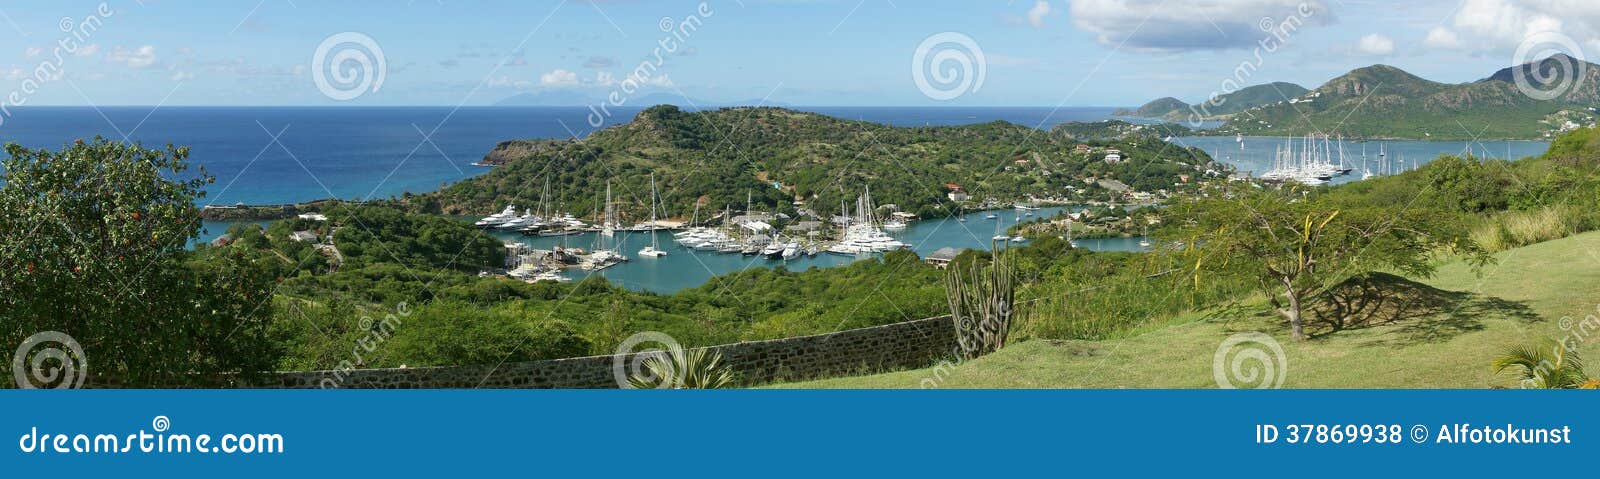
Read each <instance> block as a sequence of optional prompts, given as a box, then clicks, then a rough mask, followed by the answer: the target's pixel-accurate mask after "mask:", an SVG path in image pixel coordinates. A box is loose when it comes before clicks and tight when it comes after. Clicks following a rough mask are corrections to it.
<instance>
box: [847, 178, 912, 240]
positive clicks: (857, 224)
mask: <svg viewBox="0 0 1600 479" xmlns="http://www.w3.org/2000/svg"><path fill="white" fill-rule="evenodd" d="M907 247H910V245H908V244H906V243H902V242H900V241H899V240H896V239H894V238H893V237H891V236H889V234H888V233H884V232H883V230H881V229H878V226H877V225H875V224H873V221H872V191H871V190H870V189H869V190H867V193H865V194H862V195H861V197H859V198H857V199H856V214H855V216H853V217H851V218H850V221H849V222H848V226H846V227H845V229H844V234H843V235H841V236H840V238H839V242H838V243H837V244H834V245H833V246H831V247H829V248H828V252H829V253H833V254H842V255H856V254H866V253H882V252H886V251H894V250H900V249H905V248H907Z"/></svg>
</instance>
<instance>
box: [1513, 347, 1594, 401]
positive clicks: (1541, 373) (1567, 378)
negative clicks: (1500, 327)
mask: <svg viewBox="0 0 1600 479" xmlns="http://www.w3.org/2000/svg"><path fill="white" fill-rule="evenodd" d="M1492 367H1494V372H1495V374H1499V373H1500V372H1502V371H1505V370H1507V369H1515V370H1516V371H1517V376H1518V377H1519V378H1520V379H1521V380H1522V384H1524V385H1526V386H1528V387H1531V388H1534V389H1573V388H1579V387H1584V386H1585V385H1587V384H1589V383H1590V381H1591V380H1590V379H1589V377H1588V376H1586V375H1585V374H1584V373H1583V359H1582V358H1580V357H1578V352H1577V351H1576V350H1573V349H1569V348H1567V347H1566V346H1565V345H1563V344H1561V343H1560V342H1558V341H1556V340H1554V339H1550V338H1544V339H1541V340H1539V341H1536V342H1534V343H1533V344H1528V345H1518V346H1511V347H1508V348H1506V351H1505V352H1504V353H1501V354H1500V355H1499V356H1497V357H1495V358H1494V362H1493V363H1492Z"/></svg>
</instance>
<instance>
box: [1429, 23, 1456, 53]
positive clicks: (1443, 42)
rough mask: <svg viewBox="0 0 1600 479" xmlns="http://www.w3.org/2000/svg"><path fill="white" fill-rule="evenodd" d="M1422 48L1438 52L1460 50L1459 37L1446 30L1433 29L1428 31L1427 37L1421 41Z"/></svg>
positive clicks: (1443, 28)
mask: <svg viewBox="0 0 1600 479" xmlns="http://www.w3.org/2000/svg"><path fill="white" fill-rule="evenodd" d="M1422 46H1425V47H1428V48H1433V49H1438V50H1453V49H1457V48H1461V37H1460V36H1457V35H1456V32H1453V31H1450V29H1448V28H1445V27H1433V29H1432V30H1428V37H1427V38H1424V39H1423V40H1422Z"/></svg>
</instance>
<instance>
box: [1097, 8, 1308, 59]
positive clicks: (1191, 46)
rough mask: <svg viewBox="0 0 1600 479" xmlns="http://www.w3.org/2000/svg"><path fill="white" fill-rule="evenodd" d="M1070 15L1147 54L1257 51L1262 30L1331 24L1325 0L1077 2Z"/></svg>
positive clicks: (1101, 36)
mask: <svg viewBox="0 0 1600 479" xmlns="http://www.w3.org/2000/svg"><path fill="white" fill-rule="evenodd" d="M1068 16H1071V17H1072V19H1073V20H1072V21H1073V24H1074V25H1076V26H1077V27H1078V28H1079V29H1082V30H1084V31H1087V32H1089V33H1092V34H1094V35H1095V37H1096V40H1098V41H1099V42H1100V43H1102V44H1105V45H1111V46H1121V47H1123V48H1128V49H1134V50H1143V51H1185V50H1222V49H1230V48H1251V47H1255V46H1256V45H1257V44H1258V42H1260V41H1261V40H1262V39H1263V38H1266V37H1268V36H1269V35H1270V34H1269V33H1268V32H1267V31H1265V30H1263V28H1262V27H1263V25H1269V26H1270V25H1281V24H1283V23H1284V22H1289V21H1293V22H1296V28H1301V27H1310V26H1312V25H1327V24H1329V23H1332V22H1333V14H1332V13H1331V12H1330V11H1328V7H1327V5H1325V4H1323V2H1322V0H1234V1H1229V2H1217V1H1210V0H1167V1H1165V2H1163V1H1162V0H1075V1H1073V2H1072V4H1071V6H1069V7H1068Z"/></svg>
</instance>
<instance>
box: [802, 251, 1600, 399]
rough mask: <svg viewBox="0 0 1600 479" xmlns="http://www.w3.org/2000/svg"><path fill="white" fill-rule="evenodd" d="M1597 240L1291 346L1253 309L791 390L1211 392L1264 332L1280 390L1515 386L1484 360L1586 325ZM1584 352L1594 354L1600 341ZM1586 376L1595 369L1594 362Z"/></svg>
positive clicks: (1429, 291) (1450, 273) (1432, 287)
mask: <svg viewBox="0 0 1600 479" xmlns="http://www.w3.org/2000/svg"><path fill="white" fill-rule="evenodd" d="M1597 252H1600V233H1587V234H1582V235H1578V236H1574V237H1569V238H1565V239H1560V240H1555V241H1550V242H1546V243H1539V244H1535V245H1532V246H1526V247H1522V248H1517V249H1513V250H1509V251H1505V252H1502V253H1500V254H1498V255H1497V258H1498V260H1499V265H1498V266H1497V267H1491V268H1490V269H1489V270H1487V271H1485V273H1484V277H1482V278H1479V277H1478V276H1476V275H1474V274H1473V273H1472V271H1471V269H1470V268H1468V267H1467V265H1465V264H1460V263H1456V264H1450V265H1446V266H1445V267H1443V268H1441V270H1440V271H1439V274H1438V276H1437V277H1435V278H1433V279H1429V280H1425V281H1422V282H1421V283H1410V282H1407V281H1397V282H1394V283H1392V284H1391V285H1390V287H1391V288H1392V289H1395V290H1398V291H1402V292H1403V294H1404V299H1403V300H1401V301H1397V302H1396V304H1397V306H1396V307H1395V309H1392V310H1384V312H1382V313H1379V314H1378V315H1377V316H1380V317H1381V318H1382V319H1381V320H1380V321H1377V324H1375V325H1373V326H1369V327H1362V328H1354V329H1346V330H1342V331H1327V330H1324V331H1323V332H1322V333H1323V334H1321V335H1319V336H1314V337H1313V339H1311V340H1309V341H1305V342H1295V341H1293V340H1291V339H1289V332H1288V331H1287V329H1286V328H1285V326H1284V325H1283V324H1282V321H1281V320H1278V319H1276V318H1274V317H1269V316H1267V315H1266V314H1265V313H1261V314H1256V313H1254V312H1255V311H1262V310H1264V308H1263V306H1262V305H1261V304H1258V303H1253V304H1246V305H1243V306H1241V307H1239V308H1234V309H1231V310H1224V311H1217V312H1211V313H1205V314H1193V315H1189V316H1184V317H1180V318H1175V319H1173V320H1171V321H1170V322H1168V323H1166V324H1168V325H1169V326H1166V327H1161V328H1159V329H1154V330H1151V331H1149V332H1146V333H1144V334H1140V335H1137V336H1133V337H1129V338H1125V339H1111V340H1104V341H1079V340H1068V341H1056V340H1034V341H1027V342H1024V343H1021V344H1016V345H1013V346H1010V347H1007V348H1005V349H1003V350H1000V351H999V352H997V353H994V354H991V355H989V356H985V357H982V358H979V359H977V360H974V361H972V362H969V363H966V364H961V365H946V366H945V367H943V368H938V369H936V368H926V369H918V370H910V371H900V372H894V373H888V374H878V375H871V376H860V377H849V378H837V379H829V380H822V381H815V382H806V383H797V384H788V385H784V387H800V388H917V387H922V386H923V379H924V378H935V377H937V378H942V379H938V380H937V384H938V385H939V386H941V387H948V388H1211V387H1216V380H1215V379H1214V378H1213V375H1212V361H1213V355H1214V354H1215V352H1216V349H1217V347H1218V346H1219V345H1220V344H1221V343H1222V341H1223V340H1224V339H1226V338H1228V337H1229V336H1230V335H1233V334H1235V333H1239V332H1247V331H1262V332H1266V333H1267V334H1269V335H1271V336H1272V337H1273V338H1275V339H1276V340H1277V342H1278V343H1279V344H1280V345H1282V347H1283V350H1284V353H1285V356H1286V357H1287V364H1288V366H1287V369H1288V372H1287V374H1286V376H1285V377H1286V379H1285V381H1284V383H1283V387H1287V388H1489V387H1501V386H1513V385H1514V384H1513V380H1512V379H1511V376H1509V375H1495V374H1493V373H1492V372H1491V370H1490V368H1489V361H1490V359H1491V358H1493V357H1494V356H1495V355H1497V354H1499V353H1500V352H1501V350H1502V349H1503V348H1504V347H1505V346H1507V345H1512V344H1521V343H1525V342H1527V341H1528V340H1530V339H1532V338H1536V337H1542V336H1553V337H1556V338H1561V337H1563V336H1564V335H1565V334H1567V331H1565V330H1562V329H1561V328H1560V326H1559V324H1560V322H1559V321H1558V319H1559V318H1562V317H1571V318H1573V319H1574V320H1581V318H1583V317H1584V315H1590V314H1594V311H1595V304H1597V303H1600V288H1596V286H1595V285H1597V284H1600V253H1597ZM1580 353H1581V354H1582V355H1583V356H1585V357H1600V342H1593V341H1591V342H1587V343H1585V344H1584V346H1583V347H1582V348H1580ZM1589 371H1590V372H1591V373H1595V372H1600V367H1595V366H1590V367H1589Z"/></svg>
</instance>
